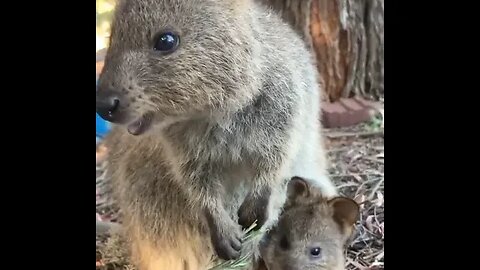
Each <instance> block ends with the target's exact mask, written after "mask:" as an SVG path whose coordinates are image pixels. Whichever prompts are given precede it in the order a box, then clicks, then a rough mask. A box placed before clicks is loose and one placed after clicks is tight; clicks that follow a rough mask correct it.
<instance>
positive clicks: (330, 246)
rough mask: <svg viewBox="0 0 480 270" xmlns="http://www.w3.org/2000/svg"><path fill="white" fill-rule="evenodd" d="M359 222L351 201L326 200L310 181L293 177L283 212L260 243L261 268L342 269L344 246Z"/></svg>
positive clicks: (357, 208) (288, 269) (343, 199)
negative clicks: (262, 263) (275, 224)
mask: <svg viewBox="0 0 480 270" xmlns="http://www.w3.org/2000/svg"><path fill="white" fill-rule="evenodd" d="M358 219H359V206H358V204H357V203H356V202H355V201H354V200H352V199H349V198H346V197H340V196H337V197H333V198H331V199H326V198H325V197H324V196H323V195H322V193H321V190H320V189H318V188H317V187H315V186H314V185H312V184H311V183H310V182H309V180H306V179H303V178H300V177H294V178H292V180H291V181H290V183H289V185H288V199H287V202H286V204H285V208H284V212H283V213H282V215H281V216H280V220H279V222H278V224H277V226H275V227H274V228H273V229H272V230H271V231H270V232H269V233H268V234H267V235H266V237H265V238H264V241H263V243H262V244H261V254H262V258H263V261H264V264H265V265H264V266H265V267H266V268H267V269H268V270H314V269H315V270H343V269H345V258H344V247H345V244H346V242H347V240H348V239H349V238H350V236H351V234H352V232H353V229H354V224H355V222H356V221H357V220H358Z"/></svg>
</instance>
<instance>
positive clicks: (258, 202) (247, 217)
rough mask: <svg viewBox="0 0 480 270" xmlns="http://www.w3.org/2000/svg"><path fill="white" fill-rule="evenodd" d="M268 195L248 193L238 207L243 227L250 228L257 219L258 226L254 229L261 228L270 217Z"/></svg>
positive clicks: (239, 219)
mask: <svg viewBox="0 0 480 270" xmlns="http://www.w3.org/2000/svg"><path fill="white" fill-rule="evenodd" d="M268 199H269V197H268V195H266V196H257V197H254V196H253V195H251V194H250V195H248V196H247V197H246V198H245V200H244V201H243V203H242V205H241V206H240V208H239V209H238V223H239V224H240V225H241V226H242V228H243V229H247V228H249V227H250V226H251V225H252V224H253V223H254V222H255V220H256V221H257V226H256V227H255V229H254V230H258V229H260V228H261V227H262V226H263V224H265V221H266V220H267V218H268V210H267V207H268Z"/></svg>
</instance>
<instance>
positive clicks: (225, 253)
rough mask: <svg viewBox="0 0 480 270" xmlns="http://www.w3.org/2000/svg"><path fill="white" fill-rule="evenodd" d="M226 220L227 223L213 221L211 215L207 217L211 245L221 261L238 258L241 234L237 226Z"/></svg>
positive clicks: (224, 221) (240, 247) (240, 248)
mask: <svg viewBox="0 0 480 270" xmlns="http://www.w3.org/2000/svg"><path fill="white" fill-rule="evenodd" d="M228 219H229V220H228V221H227V220H219V219H217V220H215V219H214V218H213V217H212V216H211V215H209V214H208V215H207V221H208V226H209V227H210V236H211V240H212V245H213V248H214V249H215V252H216V253H217V255H218V257H220V258H221V259H223V260H235V259H238V258H239V257H240V253H241V250H242V237H243V232H242V230H241V228H240V226H238V224H236V223H235V222H233V220H231V219H230V218H228Z"/></svg>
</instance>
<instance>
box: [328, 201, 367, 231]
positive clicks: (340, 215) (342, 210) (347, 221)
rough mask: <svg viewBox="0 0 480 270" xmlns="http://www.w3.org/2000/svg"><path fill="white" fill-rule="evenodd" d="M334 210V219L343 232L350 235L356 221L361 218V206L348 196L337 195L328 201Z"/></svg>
mask: <svg viewBox="0 0 480 270" xmlns="http://www.w3.org/2000/svg"><path fill="white" fill-rule="evenodd" d="M328 205H329V207H331V208H332V210H333V219H334V220H335V222H337V223H338V225H339V226H340V228H341V229H342V232H344V233H345V234H346V235H350V234H351V233H352V230H353V226H354V225H355V222H357V220H358V219H359V218H360V206H359V205H358V203H357V202H355V201H354V200H352V199H350V198H346V197H335V198H333V199H330V200H329V201H328Z"/></svg>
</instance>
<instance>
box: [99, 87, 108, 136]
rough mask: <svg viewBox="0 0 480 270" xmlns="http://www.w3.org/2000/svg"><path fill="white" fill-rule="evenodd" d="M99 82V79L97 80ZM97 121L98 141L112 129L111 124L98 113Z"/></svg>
mask: <svg viewBox="0 0 480 270" xmlns="http://www.w3.org/2000/svg"><path fill="white" fill-rule="evenodd" d="M97 84H98V81H97ZM96 117H97V118H96V122H97V141H98V140H99V139H102V138H103V137H105V135H107V133H108V132H109V131H110V124H109V123H108V122H107V121H105V120H103V118H101V117H100V115H98V114H96Z"/></svg>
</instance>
